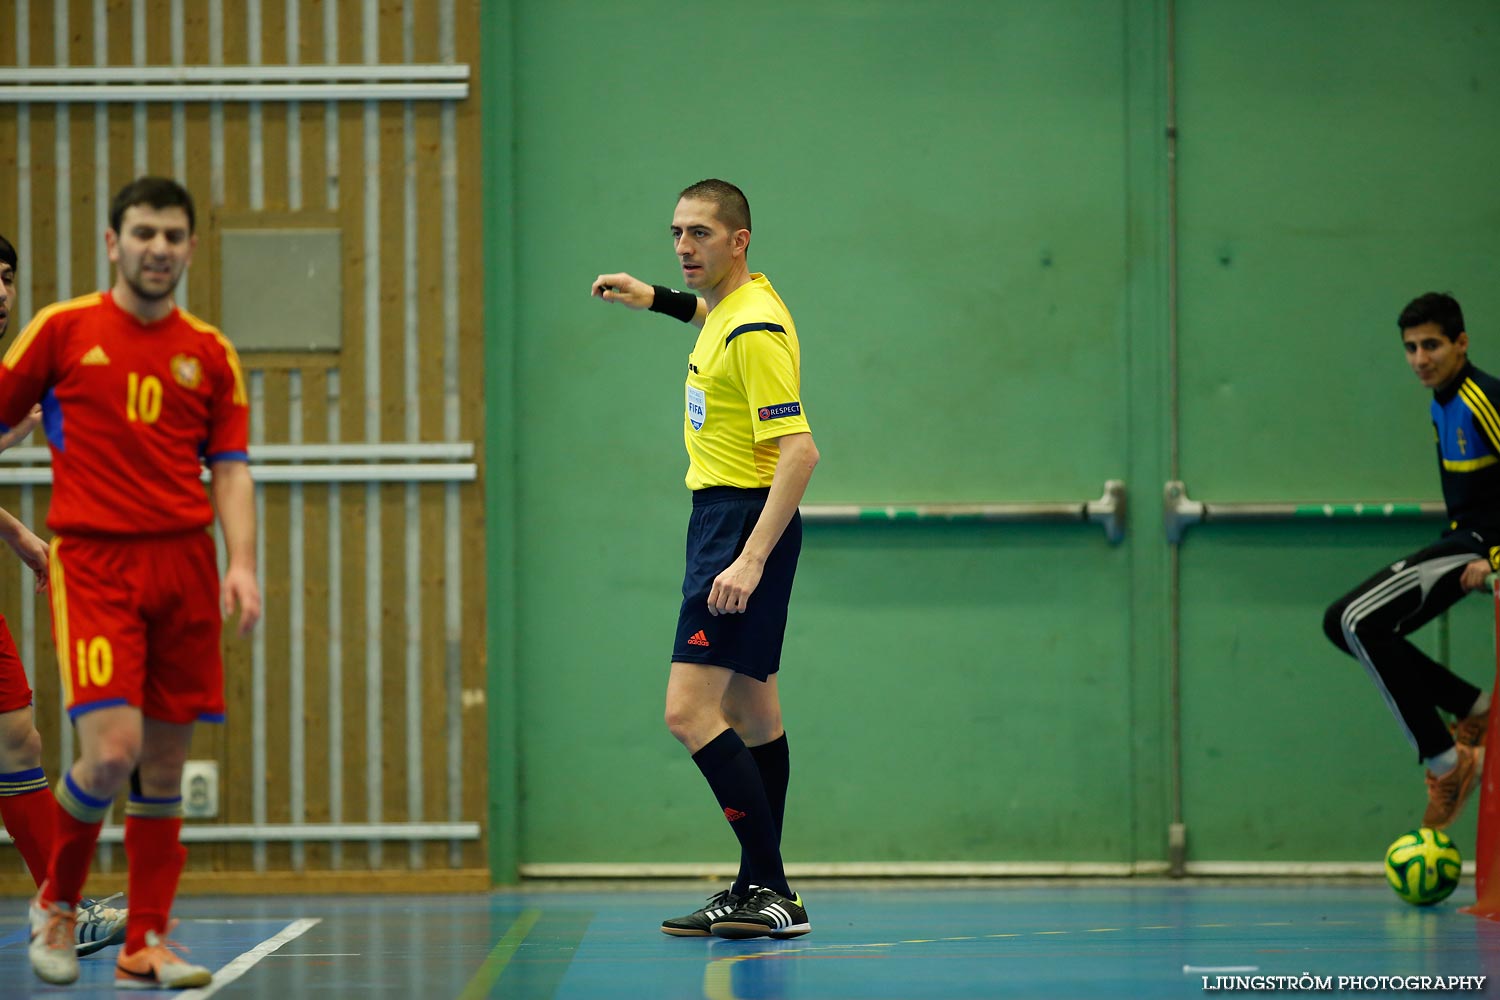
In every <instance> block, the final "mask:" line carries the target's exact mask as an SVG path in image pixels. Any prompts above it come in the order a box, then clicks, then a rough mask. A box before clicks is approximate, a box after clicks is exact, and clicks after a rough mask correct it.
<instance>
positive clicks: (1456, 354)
mask: <svg viewBox="0 0 1500 1000" xmlns="http://www.w3.org/2000/svg"><path fill="white" fill-rule="evenodd" d="M1398 325H1399V326H1400V328H1401V339H1402V342H1403V343H1404V344H1405V347H1406V360H1407V363H1408V364H1410V365H1411V368H1412V371H1414V372H1415V373H1416V375H1417V377H1418V378H1419V379H1420V380H1421V382H1422V384H1423V385H1425V386H1427V387H1428V388H1429V389H1431V390H1432V391H1433V395H1432V424H1433V429H1434V431H1435V432H1436V436H1437V451H1438V468H1439V469H1440V471H1441V475H1442V482H1443V500H1444V502H1445V503H1446V505H1447V508H1448V518H1449V523H1448V528H1447V530H1446V531H1445V532H1444V533H1443V536H1442V537H1441V538H1440V539H1439V540H1438V541H1437V542H1436V543H1435V544H1433V545H1429V546H1427V547H1426V548H1424V549H1421V550H1419V551H1417V552H1414V553H1412V554H1411V555H1409V556H1407V557H1406V558H1405V559H1401V560H1399V561H1397V562H1395V563H1392V564H1391V565H1390V566H1387V567H1386V568H1385V569H1382V570H1381V571H1380V572H1379V573H1376V574H1375V575H1374V576H1372V577H1370V578H1369V579H1368V580H1366V581H1365V582H1364V583H1362V584H1360V585H1359V586H1358V587H1356V588H1355V589H1354V590H1352V591H1350V592H1349V593H1348V594H1346V595H1344V596H1343V597H1341V598H1340V599H1339V600H1337V601H1335V602H1334V603H1333V604H1332V605H1331V606H1330V607H1329V608H1328V611H1327V613H1326V614H1325V615H1324V617H1323V630H1324V631H1325V632H1327V633H1328V638H1329V639H1331V640H1332V641H1333V643H1334V645H1336V646H1338V647H1339V648H1340V649H1341V650H1343V651H1344V652H1346V653H1348V654H1350V655H1351V656H1353V657H1354V658H1355V659H1357V660H1359V661H1360V663H1362V664H1364V666H1365V669H1366V670H1368V671H1369V673H1370V677H1371V679H1372V680H1374V681H1375V685H1376V686H1377V687H1378V688H1379V689H1380V692H1381V694H1382V695H1383V696H1384V697H1385V701H1386V704H1387V705H1389V706H1390V708H1391V711H1392V712H1393V713H1394V714H1395V716H1396V719H1397V721H1399V722H1400V723H1401V726H1402V728H1403V729H1404V730H1405V731H1406V737H1407V739H1408V740H1410V741H1411V744H1412V745H1413V746H1414V747H1416V750H1417V756H1418V757H1419V758H1420V760H1421V762H1422V763H1423V764H1424V765H1425V766H1426V769H1427V776H1426V777H1427V795H1428V803H1427V811H1426V813H1425V814H1424V816H1423V817H1422V825H1423V826H1428V827H1433V828H1435V829H1441V828H1443V827H1445V826H1447V825H1448V824H1449V823H1451V822H1452V821H1453V819H1454V817H1455V816H1457V815H1458V811H1459V809H1460V808H1462V806H1463V803H1464V800H1465V799H1466V798H1467V797H1468V795H1469V793H1470V791H1472V789H1473V787H1474V784H1475V782H1476V781H1477V780H1478V777H1479V774H1480V771H1481V769H1482V766H1483V761H1484V734H1485V729H1486V728H1487V723H1488V719H1489V704H1490V695H1489V693H1488V692H1486V691H1482V690H1481V689H1479V688H1477V687H1475V686H1474V685H1473V684H1470V683H1469V682H1468V681H1466V680H1464V679H1463V678H1462V677H1459V676H1457V675H1456V674H1454V673H1453V672H1452V671H1450V670H1449V669H1448V668H1447V667H1445V666H1443V665H1442V664H1440V663H1438V662H1436V661H1435V660H1433V659H1432V658H1431V657H1429V656H1427V655H1426V654H1425V653H1423V652H1422V651H1421V650H1419V649H1418V648H1417V647H1416V646H1414V645H1413V644H1412V643H1411V642H1410V641H1408V639H1407V638H1406V637H1407V636H1408V635H1410V634H1411V633H1412V632H1414V631H1416V630H1417V629H1418V628H1421V627H1422V626H1423V625H1425V624H1427V623H1428V622H1429V621H1431V620H1432V619H1433V618H1435V617H1436V616H1437V615H1439V614H1441V613H1442V612H1444V611H1446V610H1447V609H1448V608H1450V607H1452V606H1453V604H1454V603H1456V602H1457V601H1458V600H1459V599H1460V598H1461V597H1463V596H1464V595H1465V594H1467V593H1468V592H1469V591H1471V590H1474V589H1477V588H1480V587H1483V586H1484V583H1485V580H1486V578H1487V577H1488V576H1489V574H1490V572H1491V571H1492V570H1500V409H1497V404H1500V379H1496V378H1494V377H1493V376H1491V375H1488V374H1486V373H1485V372H1482V371H1480V370H1479V369H1478V368H1475V367H1474V365H1473V364H1471V363H1470V362H1469V359H1468V348H1469V337H1468V334H1467V333H1466V332H1465V330H1464V318H1463V311H1462V310H1461V309H1460V308H1459V304H1458V302H1456V301H1455V300H1454V299H1453V298H1452V296H1449V295H1443V294H1439V293H1436V292H1429V293H1428V294H1426V295H1423V296H1421V297H1419V298H1417V299H1414V300H1413V301H1412V302H1411V303H1409V304H1408V305H1407V307H1406V308H1405V309H1404V310H1403V311H1402V313H1401V317H1400V319H1399V320H1398ZM1440 711H1441V712H1443V713H1446V714H1447V715H1449V716H1452V717H1453V718H1454V720H1455V725H1454V726H1453V727H1452V728H1451V729H1450V727H1449V725H1448V724H1447V723H1446V722H1445V721H1444V719H1443V717H1442V715H1440V714H1439V712H1440Z"/></svg>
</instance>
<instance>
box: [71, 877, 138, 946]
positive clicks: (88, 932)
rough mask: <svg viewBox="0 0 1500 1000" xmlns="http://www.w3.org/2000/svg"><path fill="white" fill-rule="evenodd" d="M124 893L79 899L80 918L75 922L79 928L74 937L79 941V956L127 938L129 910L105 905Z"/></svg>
mask: <svg viewBox="0 0 1500 1000" xmlns="http://www.w3.org/2000/svg"><path fill="white" fill-rule="evenodd" d="M123 895H125V894H124V893H123V892H117V893H115V894H114V895H113V896H105V897H104V898H103V899H82V900H79V902H78V919H77V921H76V922H75V924H74V926H75V927H76V928H77V931H76V933H75V935H74V939H75V940H76V941H77V942H78V957H79V958H82V957H83V956H84V955H92V954H93V953H94V952H96V951H98V950H99V949H101V948H108V947H109V946H110V945H112V944H119V943H120V942H121V941H124V940H125V916H126V914H127V912H128V911H127V910H125V909H123V908H116V907H113V906H106V905H105V904H106V903H111V902H113V901H115V900H117V899H119V898H120V897H121V896H123Z"/></svg>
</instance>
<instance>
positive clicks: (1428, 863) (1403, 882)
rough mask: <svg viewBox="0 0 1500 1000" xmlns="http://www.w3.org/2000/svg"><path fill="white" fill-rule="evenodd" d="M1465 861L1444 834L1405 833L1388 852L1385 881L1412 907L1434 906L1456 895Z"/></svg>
mask: <svg viewBox="0 0 1500 1000" xmlns="http://www.w3.org/2000/svg"><path fill="white" fill-rule="evenodd" d="M1462 871H1463V858H1462V857H1460V856H1459V853H1458V848H1457V847H1454V846H1453V841H1452V840H1450V839H1448V835H1447V834H1446V833H1444V832H1443V831H1441V830H1433V829H1431V828H1430V827H1425V826H1424V827H1422V828H1421V829H1420V830H1413V831H1411V832H1410V833H1403V834H1402V835H1401V836H1399V837H1397V838H1396V842H1395V843H1393V844H1392V845H1391V846H1390V849H1389V850H1387V851H1386V852H1385V879H1386V881H1387V882H1389V883H1390V884H1391V888H1392V889H1394V890H1395V891H1396V895H1398V896H1400V897H1401V898H1402V899H1404V900H1406V901H1407V902H1408V903H1410V904H1411V905H1413V906H1431V905H1432V904H1433V903H1441V902H1442V901H1443V900H1445V899H1447V898H1448V897H1449V896H1451V895H1453V890H1454V889H1457V888H1458V876H1459V873H1460V872H1462Z"/></svg>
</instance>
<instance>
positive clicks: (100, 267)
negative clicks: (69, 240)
mask: <svg viewBox="0 0 1500 1000" xmlns="http://www.w3.org/2000/svg"><path fill="white" fill-rule="evenodd" d="M137 3H139V0H137ZM94 65H95V66H107V65H109V13H108V8H107V6H106V3H105V0H94ZM143 106H144V105H143ZM109 201H110V191H109V105H108V104H106V103H105V102H103V101H99V102H97V103H96V104H95V105H94V222H95V227H94V228H95V231H96V232H103V231H104V226H105V225H106V224H107V220H108V219H109ZM94 287H95V288H108V287H109V252H108V251H107V250H106V249H105V248H104V241H103V240H100V241H99V242H98V243H96V244H95V246H94ZM59 298H62V296H59Z"/></svg>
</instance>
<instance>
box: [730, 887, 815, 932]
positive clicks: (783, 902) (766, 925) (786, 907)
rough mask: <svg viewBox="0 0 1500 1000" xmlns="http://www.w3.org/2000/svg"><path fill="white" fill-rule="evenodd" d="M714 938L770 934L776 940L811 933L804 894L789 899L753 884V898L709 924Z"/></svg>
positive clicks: (751, 894)
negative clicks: (803, 900)
mask: <svg viewBox="0 0 1500 1000" xmlns="http://www.w3.org/2000/svg"><path fill="white" fill-rule="evenodd" d="M709 930H711V931H712V932H713V935H714V937H721V938H753V937H765V936H766V935H770V936H771V937H773V938H794V937H800V936H801V935H803V934H806V933H807V932H808V931H810V930H812V924H810V923H808V922H807V910H806V909H805V908H804V907H803V906H802V894H801V893H798V894H797V898H796V899H787V898H786V897H785V896H783V895H782V894H781V893H779V892H776V891H774V890H772V889H766V888H763V887H761V886H757V885H752V886H751V887H750V895H749V896H747V897H745V899H743V900H741V901H740V905H739V906H738V907H736V908H735V910H734V911H733V912H732V913H729V914H726V915H725V916H722V917H715V918H714V919H713V920H712V921H711V922H710V923H709Z"/></svg>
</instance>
